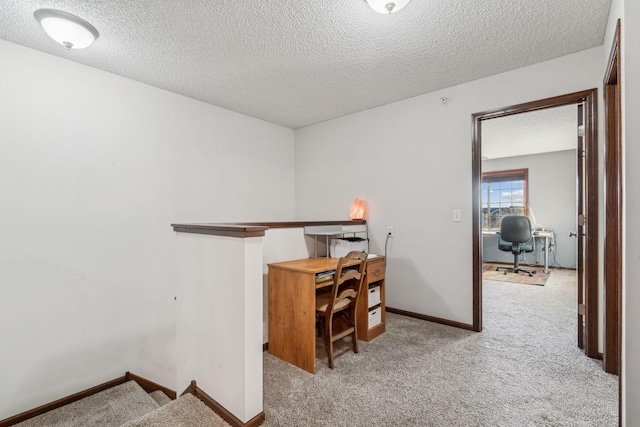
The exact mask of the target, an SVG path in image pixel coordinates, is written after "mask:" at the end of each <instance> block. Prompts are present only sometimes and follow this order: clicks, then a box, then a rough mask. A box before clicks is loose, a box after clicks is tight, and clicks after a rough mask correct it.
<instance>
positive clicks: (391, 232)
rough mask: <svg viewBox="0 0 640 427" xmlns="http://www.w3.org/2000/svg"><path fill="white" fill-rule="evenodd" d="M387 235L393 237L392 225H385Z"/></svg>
mask: <svg viewBox="0 0 640 427" xmlns="http://www.w3.org/2000/svg"><path fill="white" fill-rule="evenodd" d="M387 235H388V236H391V237H393V226H392V225H387Z"/></svg>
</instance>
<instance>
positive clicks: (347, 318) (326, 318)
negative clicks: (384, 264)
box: [316, 251, 367, 369]
mask: <svg viewBox="0 0 640 427" xmlns="http://www.w3.org/2000/svg"><path fill="white" fill-rule="evenodd" d="M366 263H367V254H365V253H362V252H358V251H352V252H350V253H348V254H347V255H346V256H344V257H342V258H340V260H339V261H338V267H337V268H336V273H335V275H334V277H333V285H332V286H331V291H330V292H326V293H324V294H319V295H317V296H316V317H317V318H318V328H319V329H320V330H319V332H320V335H323V336H324V343H325V348H326V349H327V356H328V358H329V367H330V368H331V369H333V343H334V342H335V341H337V340H339V339H341V338H343V337H346V336H347V335H351V340H352V342H353V352H354V353H357V352H358V328H357V325H356V319H357V316H356V307H357V306H358V298H359V297H360V291H361V288H362V282H363V279H364V269H365V266H366ZM336 327H337V328H338V329H341V330H339V331H334V329H335V328H336Z"/></svg>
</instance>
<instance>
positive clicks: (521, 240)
mask: <svg viewBox="0 0 640 427" xmlns="http://www.w3.org/2000/svg"><path fill="white" fill-rule="evenodd" d="M498 235H499V236H500V238H499V240H498V249H500V250H501V251H504V252H511V253H512V254H513V267H497V268H496V271H500V270H504V274H507V273H521V272H522V273H527V274H528V275H529V277H533V275H534V274H536V271H535V270H526V269H524V268H520V267H519V265H518V257H519V256H520V254H521V253H525V252H533V251H534V249H535V244H534V242H535V239H534V237H533V234H532V233H531V221H530V220H529V218H528V217H526V216H524V215H507V216H505V217H503V218H502V222H501V223H500V231H499V232H498Z"/></svg>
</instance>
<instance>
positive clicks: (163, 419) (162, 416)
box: [122, 394, 230, 427]
mask: <svg viewBox="0 0 640 427" xmlns="http://www.w3.org/2000/svg"><path fill="white" fill-rule="evenodd" d="M159 426H171V427H228V426H230V424H228V423H227V422H226V421H224V420H223V419H222V418H220V416H218V414H216V413H215V412H213V411H212V410H211V409H209V408H208V407H207V406H206V405H205V404H204V403H202V402H201V401H200V400H199V399H198V398H197V397H195V396H193V395H192V394H184V395H182V396H180V397H178V398H177V399H176V400H172V401H171V402H170V403H168V404H166V405H164V406H162V407H161V408H159V409H157V410H155V411H153V412H149V413H148V414H146V415H143V416H142V417H140V418H138V419H136V420H132V421H129V422H128V423H126V424H124V425H123V426H122V427H159Z"/></svg>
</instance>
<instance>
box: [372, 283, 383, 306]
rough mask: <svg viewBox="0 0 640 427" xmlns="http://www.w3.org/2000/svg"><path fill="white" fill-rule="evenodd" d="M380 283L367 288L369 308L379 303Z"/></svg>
mask: <svg viewBox="0 0 640 427" xmlns="http://www.w3.org/2000/svg"><path fill="white" fill-rule="evenodd" d="M380 302H381V300H380V285H378V286H373V287H371V288H369V308H371V307H375V306H376V305H378V304H380Z"/></svg>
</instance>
